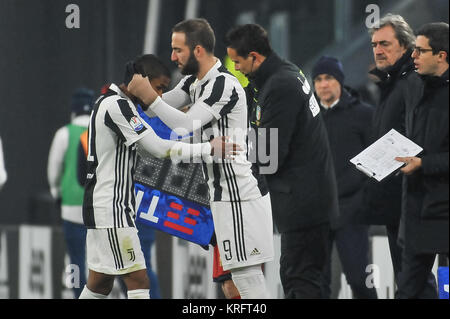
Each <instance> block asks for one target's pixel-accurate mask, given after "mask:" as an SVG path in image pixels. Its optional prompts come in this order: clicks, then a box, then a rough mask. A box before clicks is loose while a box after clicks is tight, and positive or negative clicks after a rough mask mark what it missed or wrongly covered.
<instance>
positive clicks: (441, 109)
mask: <svg viewBox="0 0 450 319" xmlns="http://www.w3.org/2000/svg"><path fill="white" fill-rule="evenodd" d="M448 42H449V27H448V24H447V23H430V24H427V25H424V26H423V27H421V28H420V29H419V31H418V32H417V39H416V44H415V49H414V51H413V54H412V57H413V59H414V64H415V66H416V68H417V73H418V74H419V75H420V77H421V78H422V80H423V81H424V83H425V85H424V86H418V87H416V86H410V87H408V88H407V90H408V94H407V96H408V100H407V111H406V134H407V136H408V137H409V138H410V139H412V140H413V141H414V142H415V143H417V144H418V145H420V146H422V148H423V152H422V153H421V154H420V155H418V156H415V157H398V158H396V159H397V160H398V161H401V162H404V163H405V164H406V166H404V167H403V168H402V169H401V171H402V172H403V173H404V174H405V178H404V188H403V207H402V208H403V211H402V218H401V238H402V241H403V245H404V249H403V266H402V272H401V273H400V280H399V293H398V295H399V298H420V297H423V296H421V291H423V290H424V287H425V286H426V285H427V280H428V274H429V272H430V271H431V269H432V267H433V264H434V261H435V258H436V254H438V253H441V254H447V258H448V246H449V235H448V230H449V224H448V215H449V187H448V177H449V136H448V121H449V118H448V111H449V110H448V109H449V91H448V82H449V78H448V65H449V64H448V50H449V48H448V46H449V45H448ZM434 293H435V294H434V295H433V294H430V295H427V296H426V297H429V298H433V297H435V298H436V297H437V294H436V291H434Z"/></svg>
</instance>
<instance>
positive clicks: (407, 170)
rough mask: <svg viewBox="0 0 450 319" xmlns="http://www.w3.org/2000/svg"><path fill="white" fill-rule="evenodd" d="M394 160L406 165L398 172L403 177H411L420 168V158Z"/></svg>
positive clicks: (397, 158)
mask: <svg viewBox="0 0 450 319" xmlns="http://www.w3.org/2000/svg"><path fill="white" fill-rule="evenodd" d="M395 160H396V161H398V162H403V163H405V164H406V165H405V166H403V168H402V169H400V171H401V172H402V173H403V174H405V175H411V174H412V173H414V172H415V171H416V170H418V169H419V168H421V167H422V159H421V158H420V157H415V156H414V157H396V158H395Z"/></svg>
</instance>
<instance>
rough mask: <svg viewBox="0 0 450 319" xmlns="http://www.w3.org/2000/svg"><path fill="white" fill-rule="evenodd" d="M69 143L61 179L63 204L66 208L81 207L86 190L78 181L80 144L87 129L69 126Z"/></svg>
mask: <svg viewBox="0 0 450 319" xmlns="http://www.w3.org/2000/svg"><path fill="white" fill-rule="evenodd" d="M67 129H68V131H69V143H68V146H67V151H66V155H65V157H64V171H63V176H62V179H61V204H62V205H66V206H81V205H82V204H83V196H84V189H83V188H82V187H81V186H80V184H79V183H78V180H77V164H78V163H77V161H78V144H79V141H80V135H81V134H82V133H83V132H84V131H86V127H84V126H78V125H73V124H69V125H67Z"/></svg>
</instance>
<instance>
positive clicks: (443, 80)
mask: <svg viewBox="0 0 450 319" xmlns="http://www.w3.org/2000/svg"><path fill="white" fill-rule="evenodd" d="M420 77H421V78H422V79H423V80H424V81H425V84H426V86H427V87H430V88H437V87H440V86H444V85H448V69H447V71H445V72H444V74H442V75H441V76H432V75H420Z"/></svg>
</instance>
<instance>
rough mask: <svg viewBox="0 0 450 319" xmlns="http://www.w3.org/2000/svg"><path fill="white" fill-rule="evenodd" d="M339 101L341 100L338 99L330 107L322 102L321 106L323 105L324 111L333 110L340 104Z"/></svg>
mask: <svg viewBox="0 0 450 319" xmlns="http://www.w3.org/2000/svg"><path fill="white" fill-rule="evenodd" d="M339 100H340V99H337V100H336V101H334V102H333V103H332V104H331V105H330V106H326V105H325V104H323V103H322V102H320V105H322V107H323V108H324V109H327V110H329V109H332V108H333V107H335V106H336V105H337V104H338V103H339Z"/></svg>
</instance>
